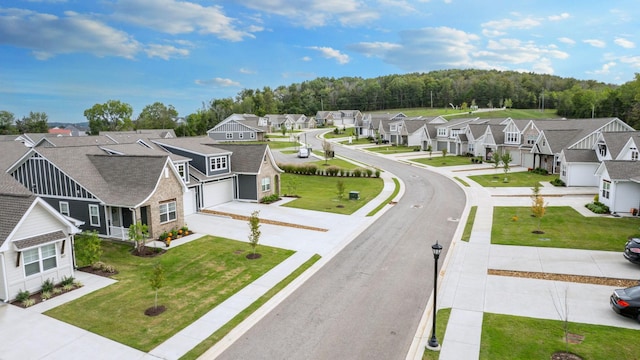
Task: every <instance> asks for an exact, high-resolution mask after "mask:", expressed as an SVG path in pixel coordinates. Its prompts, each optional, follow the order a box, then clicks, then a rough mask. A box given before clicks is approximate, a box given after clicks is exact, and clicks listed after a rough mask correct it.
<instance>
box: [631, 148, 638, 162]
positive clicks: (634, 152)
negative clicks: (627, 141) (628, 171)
mask: <svg viewBox="0 0 640 360" xmlns="http://www.w3.org/2000/svg"><path fill="white" fill-rule="evenodd" d="M631 160H633V161H638V149H636V148H634V147H632V148H631Z"/></svg>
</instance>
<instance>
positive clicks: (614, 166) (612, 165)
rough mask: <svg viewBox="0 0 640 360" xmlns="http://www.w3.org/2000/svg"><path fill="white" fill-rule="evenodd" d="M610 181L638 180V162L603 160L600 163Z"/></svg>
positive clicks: (639, 168) (639, 172)
mask: <svg viewBox="0 0 640 360" xmlns="http://www.w3.org/2000/svg"><path fill="white" fill-rule="evenodd" d="M602 163H603V165H604V166H605V167H606V169H607V173H609V178H610V179H611V180H614V181H615V180H631V179H637V178H640V162H638V161H629V160H605V161H603V162H602Z"/></svg>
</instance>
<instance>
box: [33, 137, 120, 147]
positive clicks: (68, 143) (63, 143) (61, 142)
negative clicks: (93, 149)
mask: <svg viewBox="0 0 640 360" xmlns="http://www.w3.org/2000/svg"><path fill="white" fill-rule="evenodd" d="M106 144H117V142H116V141H114V140H113V139H111V138H109V137H107V136H105V135H96V136H75V137H74V136H60V137H43V138H42V139H40V140H39V141H38V142H37V143H36V144H35V145H34V146H35V147H47V146H55V147H72V146H89V145H106Z"/></svg>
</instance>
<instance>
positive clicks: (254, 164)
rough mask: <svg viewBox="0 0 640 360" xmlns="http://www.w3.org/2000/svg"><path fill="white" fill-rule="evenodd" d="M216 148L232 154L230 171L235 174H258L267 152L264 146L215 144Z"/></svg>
mask: <svg viewBox="0 0 640 360" xmlns="http://www.w3.org/2000/svg"><path fill="white" fill-rule="evenodd" d="M216 147H218V148H221V149H225V150H228V151H231V152H232V155H231V171H233V172H236V173H252V174H257V173H258V172H260V166H262V159H263V158H264V156H265V154H266V152H267V145H266V144H247V145H240V144H217V145H216Z"/></svg>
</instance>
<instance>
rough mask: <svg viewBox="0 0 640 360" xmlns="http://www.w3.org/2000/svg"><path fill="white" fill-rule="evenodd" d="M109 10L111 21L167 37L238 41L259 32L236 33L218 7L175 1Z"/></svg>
mask: <svg viewBox="0 0 640 360" xmlns="http://www.w3.org/2000/svg"><path fill="white" fill-rule="evenodd" d="M113 7H114V9H115V13H114V14H113V17H114V18H115V19H118V20H120V21H125V22H129V23H132V24H136V25H138V26H142V27H148V28H151V29H154V30H156V31H160V32H164V33H169V34H186V33H192V32H196V31H197V32H198V33H200V34H205V35H208V34H213V35H215V36H217V37H219V38H221V39H225V40H230V41H241V40H243V39H244V38H246V37H250V38H253V37H254V35H253V34H251V32H252V31H253V32H255V31H261V30H262V28H261V27H259V26H252V27H251V28H250V29H248V30H246V31H243V30H238V29H237V27H236V23H237V20H236V19H233V18H231V17H228V16H226V15H225V14H224V12H223V11H222V8H221V7H220V6H202V5H200V4H197V3H193V2H187V1H176V0H119V1H117V2H116V3H115V4H114V5H113Z"/></svg>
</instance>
